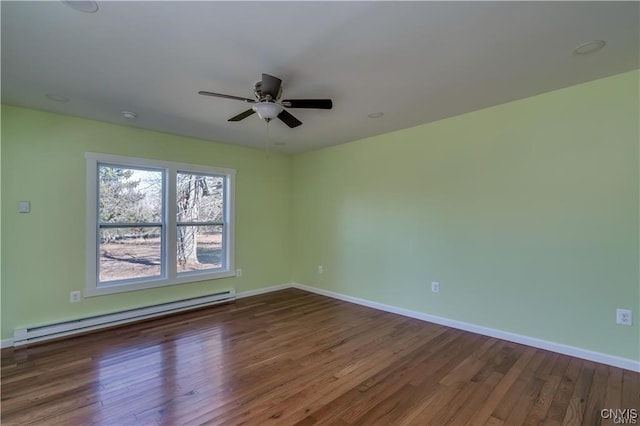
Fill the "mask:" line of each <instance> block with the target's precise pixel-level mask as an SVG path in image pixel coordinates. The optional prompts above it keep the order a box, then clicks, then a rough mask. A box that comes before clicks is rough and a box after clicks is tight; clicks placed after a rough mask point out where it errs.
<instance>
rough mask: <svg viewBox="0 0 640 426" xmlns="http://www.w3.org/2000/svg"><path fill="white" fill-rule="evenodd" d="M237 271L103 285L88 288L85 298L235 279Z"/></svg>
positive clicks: (194, 273)
mask: <svg viewBox="0 0 640 426" xmlns="http://www.w3.org/2000/svg"><path fill="white" fill-rule="evenodd" d="M235 276H236V274H235V271H218V272H213V273H212V272H207V273H202V272H185V273H184V274H183V275H180V276H178V277H176V278H174V279H173V280H168V279H163V278H159V279H148V280H144V281H142V280H141V281H135V282H125V283H121V284H112V285H102V286H100V287H93V288H86V289H85V290H84V292H83V295H84V297H94V296H105V295H108V294H116V293H126V292H129V291H138V290H147V289H151V288H159V287H166V286H170V285H178V284H188V283H195V282H198V281H207V280H215V279H219V278H229V277H235Z"/></svg>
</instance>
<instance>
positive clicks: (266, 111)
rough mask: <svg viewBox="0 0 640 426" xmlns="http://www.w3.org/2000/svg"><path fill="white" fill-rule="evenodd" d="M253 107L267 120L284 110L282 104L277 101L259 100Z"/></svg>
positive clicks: (259, 115)
mask: <svg viewBox="0 0 640 426" xmlns="http://www.w3.org/2000/svg"><path fill="white" fill-rule="evenodd" d="M252 109H253V110H254V111H255V112H256V113H258V117H260V118H262V119H263V120H266V121H271V120H273V119H274V118H276V117H277V116H278V114H280V113H281V112H282V106H280V105H278V104H277V103H275V102H268V101H264V102H258V103H256V104H254V105H253V107H252Z"/></svg>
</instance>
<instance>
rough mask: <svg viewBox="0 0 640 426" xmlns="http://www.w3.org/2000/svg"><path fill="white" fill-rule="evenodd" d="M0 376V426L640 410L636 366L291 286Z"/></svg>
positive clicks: (69, 349) (37, 357)
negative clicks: (593, 359)
mask: <svg viewBox="0 0 640 426" xmlns="http://www.w3.org/2000/svg"><path fill="white" fill-rule="evenodd" d="M1 384H2V406H1V409H2V417H1V420H2V424H5V425H9V424H19V425H23V424H46V425H56V424H59V425H77V424H78V425H79V424H92V423H94V424H105V425H120V424H167V425H169V424H170V425H191V424H194V425H196V424H215V425H218V424H220V425H233V424H248V425H269V424H274V425H292V424H298V425H313V424H332V425H341V424H342V425H345V424H361V425H373V424H382V425H390V424H415V425H425V424H437V425H443V424H453V425H464V424H467V425H483V424H490V425H500V424H504V425H519V424H527V425H534V424H545V425H561V424H575V425H578V424H584V425H594V424H600V423H601V422H602V424H607V423H608V424H613V422H612V421H611V420H604V421H603V420H602V419H601V417H600V410H601V409H603V408H611V409H619V408H629V409H631V408H634V409H638V408H640V407H639V405H640V378H639V374H638V373H634V372H630V371H626V370H621V369H619V368H613V367H608V366H606V365H601V364H596V363H593V362H589V361H583V360H580V359H576V358H571V357H568V356H564V355H559V354H555V353H552V352H547V351H544V350H538V349H534V348H531V347H527V346H523V345H518V344H514V343H509V342H506V341H502V340H498V339H493V338H489V337H483V336H479V335H476V334H472V333H467V332H463V331H459V330H454V329H450V328H446V327H442V326H438V325H434V324H429V323H425V322H421V321H418V320H414V319H411V318H405V317H402V316H399V315H394V314H389V313H385V312H380V311H376V310H373V309H369V308H365V307H362V306H358V305H353V304H349V303H345V302H340V301H337V300H333V299H330V298H326V297H323V296H318V295H315V294H310V293H306V292H303V291H300V290H284V291H280V292H275V293H270V294H266V295H261V296H255V297H251V298H246V299H241V300H238V301H236V302H235V303H231V304H227V305H219V306H215V307H211V308H207V309H202V310H198V311H192V312H188V313H184V314H179V315H173V316H170V317H165V318H161V319H156V320H152V321H146V322H142V323H136V324H132V325H128V326H124V327H119V328H114V329H110V330H105V331H101V332H96V333H92V334H87V335H83V336H77V337H73V338H69V339H65V340H59V341H55V342H49V343H44V344H40V345H34V346H31V347H26V348H19V349H5V350H3V351H2V376H1ZM639 422H640V420H639Z"/></svg>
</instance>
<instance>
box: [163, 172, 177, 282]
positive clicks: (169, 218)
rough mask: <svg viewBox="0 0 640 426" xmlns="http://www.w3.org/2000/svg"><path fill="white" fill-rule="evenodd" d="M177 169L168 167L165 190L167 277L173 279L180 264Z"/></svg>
mask: <svg viewBox="0 0 640 426" xmlns="http://www.w3.org/2000/svg"><path fill="white" fill-rule="evenodd" d="M176 174H177V170H176V168H175V167H169V168H167V175H168V176H167V187H166V190H165V194H166V199H165V213H166V216H165V219H164V222H165V225H166V226H165V236H166V238H165V251H164V253H165V258H164V259H165V264H166V265H167V277H168V278H169V279H170V280H173V279H174V278H175V277H176V276H177V274H178V272H177V269H178V266H177V264H176V259H177V258H178V255H177V248H178V244H177V242H176V238H177V234H178V230H177V225H176V217H177V213H178V206H177V203H176V196H177V195H176V192H177V191H176V187H177V178H176Z"/></svg>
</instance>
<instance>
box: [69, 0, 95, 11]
mask: <svg viewBox="0 0 640 426" xmlns="http://www.w3.org/2000/svg"><path fill="white" fill-rule="evenodd" d="M62 3H64V4H65V5H67V6H69V7H70V8H71V9H75V10H77V11H78V12H83V13H94V12H97V11H98V3H96V2H95V1H80V0H70V1H64V0H63V1H62Z"/></svg>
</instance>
